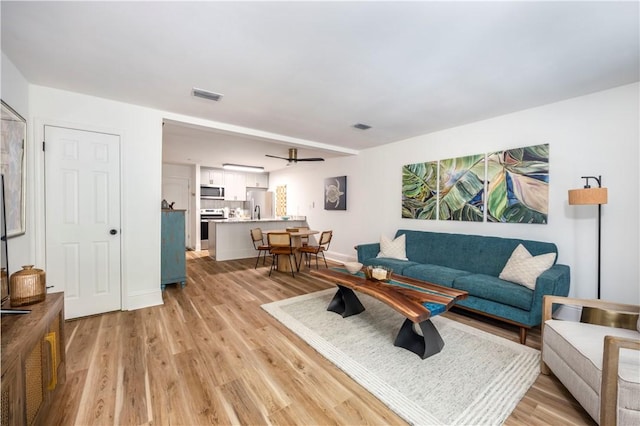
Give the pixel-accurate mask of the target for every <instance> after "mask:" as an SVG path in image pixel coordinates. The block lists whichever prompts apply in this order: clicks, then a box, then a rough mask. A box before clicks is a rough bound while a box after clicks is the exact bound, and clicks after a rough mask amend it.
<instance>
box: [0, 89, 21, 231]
mask: <svg viewBox="0 0 640 426" xmlns="http://www.w3.org/2000/svg"><path fill="white" fill-rule="evenodd" d="M1 103H2V128H1V129H2V130H1V131H2V134H1V135H0V142H1V143H0V171H1V172H2V174H3V175H4V196H5V207H6V217H5V219H6V227H7V237H15V236H16V235H21V234H24V233H25V231H26V229H25V227H26V226H25V179H26V170H25V159H26V152H25V149H26V145H25V141H26V139H27V122H26V121H25V119H24V118H22V117H21V116H20V114H18V113H17V112H16V111H14V110H13V108H11V107H10V106H9V105H7V104H6V103H4V101H2V102H1Z"/></svg>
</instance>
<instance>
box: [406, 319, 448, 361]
mask: <svg viewBox="0 0 640 426" xmlns="http://www.w3.org/2000/svg"><path fill="white" fill-rule="evenodd" d="M419 325H420V330H421V331H422V336H421V335H419V334H418V333H416V332H415V331H414V329H413V322H411V321H410V320H408V319H405V320H404V323H402V327H401V328H400V331H399V332H398V336H397V337H396V341H395V342H394V345H395V346H400V347H401V348H405V349H408V350H410V351H411V352H413V353H415V354H418V355H419V356H420V357H421V358H422V359H425V358H428V357H430V356H431V355H435V354H437V353H438V352H440V351H441V350H442V348H443V347H444V341H443V340H442V337H440V333H438V330H437V329H436V327H435V326H434V325H433V323H432V322H431V320H426V321H422V322H421V323H420V324H419Z"/></svg>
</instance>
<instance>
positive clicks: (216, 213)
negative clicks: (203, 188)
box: [200, 209, 226, 250]
mask: <svg viewBox="0 0 640 426" xmlns="http://www.w3.org/2000/svg"><path fill="white" fill-rule="evenodd" d="M216 219H226V218H225V214H224V209H200V249H201V250H207V249H208V248H209V221H210V220H216Z"/></svg>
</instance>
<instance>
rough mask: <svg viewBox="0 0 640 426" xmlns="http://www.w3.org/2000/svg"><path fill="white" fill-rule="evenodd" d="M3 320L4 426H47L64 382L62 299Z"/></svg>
mask: <svg viewBox="0 0 640 426" xmlns="http://www.w3.org/2000/svg"><path fill="white" fill-rule="evenodd" d="M25 309H30V310H31V313H28V314H24V315H3V316H2V425H33V424H45V423H46V422H47V414H48V411H49V407H51V405H52V404H54V403H58V402H59V401H58V396H59V395H58V394H59V389H60V385H62V384H64V383H65V381H66V363H65V344H64V294H63V293H52V294H48V295H47V296H46V298H45V300H44V301H42V302H40V303H36V304H34V305H28V306H25Z"/></svg>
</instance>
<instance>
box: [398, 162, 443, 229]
mask: <svg viewBox="0 0 640 426" xmlns="http://www.w3.org/2000/svg"><path fill="white" fill-rule="evenodd" d="M437 194H438V162H437V161H429V162H426V163H415V164H407V165H404V166H402V217H403V218H409V219H437V213H438V209H437Z"/></svg>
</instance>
